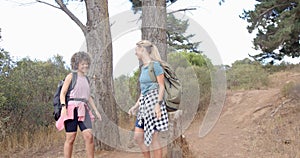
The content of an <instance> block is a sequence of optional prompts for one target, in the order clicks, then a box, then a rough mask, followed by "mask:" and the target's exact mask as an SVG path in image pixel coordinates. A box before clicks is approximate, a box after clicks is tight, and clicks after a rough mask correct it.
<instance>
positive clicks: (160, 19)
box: [142, 0, 167, 61]
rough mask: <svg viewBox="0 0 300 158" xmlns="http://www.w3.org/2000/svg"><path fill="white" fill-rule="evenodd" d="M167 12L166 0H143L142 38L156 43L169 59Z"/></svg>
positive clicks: (161, 52)
mask: <svg viewBox="0 0 300 158" xmlns="http://www.w3.org/2000/svg"><path fill="white" fill-rule="evenodd" d="M166 21H167V13H166V1H165V0H143V1H142V39H143V40H149V41H151V42H152V43H154V44H155V45H156V46H157V48H158V50H159V52H160V55H161V58H162V59H163V60H165V61H167V33H166V28H167V24H166V23H167V22H166Z"/></svg>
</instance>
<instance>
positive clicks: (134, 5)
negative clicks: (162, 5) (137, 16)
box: [129, 0, 177, 13]
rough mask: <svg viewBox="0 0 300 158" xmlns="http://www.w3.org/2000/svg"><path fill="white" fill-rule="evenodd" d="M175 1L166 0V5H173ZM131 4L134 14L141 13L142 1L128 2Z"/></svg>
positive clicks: (133, 0) (131, 0) (132, 0)
mask: <svg viewBox="0 0 300 158" xmlns="http://www.w3.org/2000/svg"><path fill="white" fill-rule="evenodd" d="M176 1H177V0H166V4H172V3H175V2H176ZM129 2H131V3H132V7H131V9H132V10H133V11H134V13H137V12H140V11H142V1H141V0H129Z"/></svg>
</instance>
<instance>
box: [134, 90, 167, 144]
mask: <svg viewBox="0 0 300 158" xmlns="http://www.w3.org/2000/svg"><path fill="white" fill-rule="evenodd" d="M157 102H158V89H153V90H150V91H149V92H148V93H147V94H146V95H141V97H140V99H139V103H140V106H139V112H138V114H137V119H138V120H139V122H138V123H139V124H140V125H141V124H142V120H143V121H144V143H145V145H146V146H149V145H150V144H151V142H152V135H153V133H154V127H156V130H157V131H166V130H168V122H169V120H168V113H167V109H166V105H165V102H163V103H162V104H161V106H160V110H161V118H160V119H157V118H156V116H155V111H154V107H155V104H156V103H157Z"/></svg>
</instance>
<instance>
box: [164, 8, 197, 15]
mask: <svg viewBox="0 0 300 158" xmlns="http://www.w3.org/2000/svg"><path fill="white" fill-rule="evenodd" d="M187 10H197V8H184V9H178V10H174V11H171V12H169V13H167V14H173V13H177V12H185V11H187Z"/></svg>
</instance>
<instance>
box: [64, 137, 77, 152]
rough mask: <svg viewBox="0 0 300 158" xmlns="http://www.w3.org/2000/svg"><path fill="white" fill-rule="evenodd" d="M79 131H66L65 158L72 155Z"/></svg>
mask: <svg viewBox="0 0 300 158" xmlns="http://www.w3.org/2000/svg"><path fill="white" fill-rule="evenodd" d="M76 134H77V132H67V133H66V141H65V144H64V156H65V158H71V157H72V151H73V144H74V141H75V138H76Z"/></svg>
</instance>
